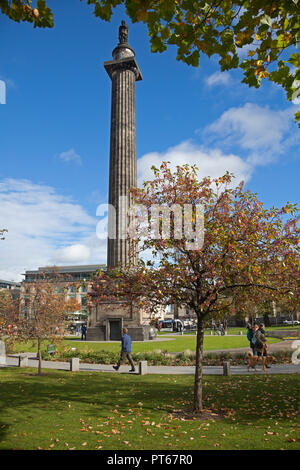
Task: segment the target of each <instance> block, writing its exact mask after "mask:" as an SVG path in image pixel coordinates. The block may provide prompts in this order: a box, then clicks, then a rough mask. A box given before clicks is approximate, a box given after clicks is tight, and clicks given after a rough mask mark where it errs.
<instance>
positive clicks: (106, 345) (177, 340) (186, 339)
mask: <svg viewBox="0 0 300 470" xmlns="http://www.w3.org/2000/svg"><path fill="white" fill-rule="evenodd" d="M268 341H269V342H270V343H276V342H278V341H279V340H278V339H276V338H269V339H268ZM47 344H49V341H45V342H44V344H43V348H44V349H45V350H46V348H47ZM248 346H249V341H248V340H247V338H246V337H245V336H206V337H205V339H204V350H205V351H212V350H217V349H234V348H247V347H248ZM66 347H68V348H76V349H77V350H78V351H83V350H84V351H100V350H104V351H113V352H119V351H120V342H115V343H114V342H103V343H94V342H90V341H81V340H80V338H78V337H77V338H68V339H66V338H65V339H64V340H63V341H62V342H61V344H59V345H58V346H57V349H58V350H62V349H63V348H66ZM195 348H196V336H195V335H193V336H191V335H187V336H169V338H165V337H164V338H161V341H153V342H151V341H150V342H133V343H132V352H133V353H137V352H146V351H155V350H157V349H160V350H166V351H168V352H181V351H184V350H186V349H190V350H193V351H194V350H195ZM16 351H17V352H35V351H36V345H35V344H32V342H28V343H20V344H17V345H16Z"/></svg>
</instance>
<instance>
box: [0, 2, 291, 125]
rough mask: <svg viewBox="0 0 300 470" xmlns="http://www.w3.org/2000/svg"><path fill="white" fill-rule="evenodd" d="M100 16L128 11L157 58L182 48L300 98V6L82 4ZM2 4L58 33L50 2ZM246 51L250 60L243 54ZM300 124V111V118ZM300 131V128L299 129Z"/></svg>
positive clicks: (192, 57)
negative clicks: (144, 28) (117, 10)
mask: <svg viewBox="0 0 300 470" xmlns="http://www.w3.org/2000/svg"><path fill="white" fill-rule="evenodd" d="M81 1H86V2H87V3H88V4H92V5H94V15H95V16H96V17H98V18H100V19H102V20H105V21H110V19H111V17H112V14H113V10H114V9H115V8H116V7H117V6H119V5H125V8H126V13H127V15H128V17H129V18H130V19H131V21H132V22H133V23H135V22H143V23H145V24H146V25H147V28H148V34H149V37H150V42H151V51H152V52H163V51H165V50H166V49H167V47H170V46H175V47H176V48H177V60H180V61H183V62H185V63H186V64H188V65H192V66H195V67H197V66H198V64H199V59H200V57H201V54H205V55H207V56H208V57H211V56H212V55H214V54H216V55H217V56H218V57H219V65H220V70H221V71H224V70H230V69H234V68H240V69H241V70H242V71H243V74H244V78H243V80H242V82H243V83H246V84H247V85H249V86H250V87H252V86H254V87H256V88H258V87H259V86H260V85H261V82H262V79H268V80H270V81H271V82H274V83H277V84H278V85H280V86H282V87H283V89H284V90H285V92H286V95H287V99H288V100H294V99H295V98H297V97H298V96H299V95H300V55H299V53H298V52H297V49H296V47H297V45H298V44H299V41H300V2H299V0H276V1H275V0H274V1H273V0H269V1H265V0H210V1H208V0H197V1H195V0H175V1H174V0H164V1H160V2H156V1H153V0H81ZM32 3H33V2H31V1H27V0H0V10H1V11H2V13H4V14H6V15H7V16H9V18H11V19H12V20H15V21H28V22H31V23H33V25H34V27H52V26H53V14H52V11H51V9H50V8H49V7H48V6H47V4H46V1H45V0H37V1H36V5H35V6H34V5H32ZM243 48H244V49H246V50H247V54H246V55H244V54H241V51H243ZM295 116H296V120H297V121H299V120H300V111H298V112H297V113H296V115H295ZM299 125H300V124H299Z"/></svg>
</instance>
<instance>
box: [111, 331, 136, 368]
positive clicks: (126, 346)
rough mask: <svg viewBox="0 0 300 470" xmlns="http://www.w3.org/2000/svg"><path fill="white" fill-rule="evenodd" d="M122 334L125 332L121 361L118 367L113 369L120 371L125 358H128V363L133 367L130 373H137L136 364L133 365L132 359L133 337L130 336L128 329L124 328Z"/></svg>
mask: <svg viewBox="0 0 300 470" xmlns="http://www.w3.org/2000/svg"><path fill="white" fill-rule="evenodd" d="M122 332H123V336H122V348H121V355H120V359H119V361H118V364H117V365H116V366H113V368H114V369H115V370H119V367H120V365H121V364H122V362H124V360H125V357H127V359H128V361H129V363H130V365H131V369H130V371H129V372H135V367H134V363H133V360H132V357H131V337H130V336H129V334H128V330H127V328H123V330H122Z"/></svg>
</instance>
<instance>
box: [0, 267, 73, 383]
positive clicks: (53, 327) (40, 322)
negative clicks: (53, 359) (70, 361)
mask: <svg viewBox="0 0 300 470" xmlns="http://www.w3.org/2000/svg"><path fill="white" fill-rule="evenodd" d="M69 284H70V283H67V284H66V283H65V282H64V281H63V280H62V279H61V278H60V277H58V275H57V274H56V273H51V274H50V273H49V272H47V273H40V278H39V279H37V280H35V281H33V282H26V283H23V285H22V288H21V289H22V291H21V297H20V305H19V306H18V309H17V310H16V308H15V305H14V304H13V303H12V300H11V301H9V298H8V297H7V298H6V301H5V302H3V303H2V305H1V302H0V317H1V319H2V323H3V324H5V325H6V326H8V325H11V327H10V328H7V330H6V331H7V333H11V332H13V333H14V337H15V339H16V340H18V341H28V340H33V341H35V340H36V341H37V348H38V354H37V355H38V360H39V364H38V374H39V375H41V373H42V354H41V346H42V341H44V340H46V339H48V340H50V341H53V340H56V341H57V340H58V339H61V336H57V335H55V334H56V332H57V331H59V330H61V329H64V326H65V323H66V316H67V314H68V313H70V312H74V311H76V310H80V308H81V306H80V305H79V304H78V303H77V301H76V300H75V299H70V300H66V299H65V292H64V289H66V288H67V287H68V285H69ZM7 295H9V294H7ZM1 307H2V308H1Z"/></svg>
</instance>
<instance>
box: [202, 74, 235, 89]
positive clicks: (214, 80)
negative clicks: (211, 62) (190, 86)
mask: <svg viewBox="0 0 300 470" xmlns="http://www.w3.org/2000/svg"><path fill="white" fill-rule="evenodd" d="M205 83H206V84H207V85H208V86H209V87H213V86H216V85H230V83H231V76H230V73H228V72H215V73H213V74H212V75H210V76H209V77H206V79H205Z"/></svg>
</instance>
